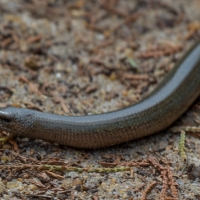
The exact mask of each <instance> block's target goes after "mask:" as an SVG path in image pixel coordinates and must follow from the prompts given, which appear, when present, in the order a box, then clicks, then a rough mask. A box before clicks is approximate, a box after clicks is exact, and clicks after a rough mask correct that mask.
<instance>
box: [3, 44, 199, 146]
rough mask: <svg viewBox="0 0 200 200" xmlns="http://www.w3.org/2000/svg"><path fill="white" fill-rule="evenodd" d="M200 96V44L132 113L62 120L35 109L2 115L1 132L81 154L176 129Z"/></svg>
mask: <svg viewBox="0 0 200 200" xmlns="http://www.w3.org/2000/svg"><path fill="white" fill-rule="evenodd" d="M199 94H200V42H198V43H197V44H195V45H194V46H193V47H192V48H191V49H190V51H189V52H188V53H187V54H186V55H185V56H184V57H183V59H182V60H181V61H179V62H178V63H177V64H176V66H175V67H174V68H173V69H172V70H171V71H170V72H169V74H168V75H167V76H166V78H165V79H164V81H163V82H162V83H161V84H160V86H159V87H158V88H157V89H156V90H155V91H154V92H153V93H151V94H150V95H149V96H148V97H146V98H145V99H143V100H142V101H140V102H139V103H137V104H135V105H132V106H130V107H127V108H124V109H121V110H116V111H113V112H108V113H103V114H97V115H88V116H78V117H75V116H60V115H55V114H49V113H43V112H38V111H34V110H31V109H23V108H14V107H6V108H1V109H0V129H1V130H5V131H7V132H10V133H11V134H15V135H16V134H17V135H20V136H25V137H30V138H37V139H42V140H47V141H50V142H55V143H59V144H62V145H67V146H72V147H78V148H89V149H95V148H102V147H108V146H112V145H116V144H119V143H122V142H127V141H130V140H133V139H137V138H141V137H144V136H147V135H151V134H153V133H157V132H159V131H161V130H163V129H165V128H167V127H168V126H170V125H171V124H172V123H173V122H174V121H175V120H176V119H177V118H179V117H180V116H181V115H182V114H183V113H184V112H185V111H186V110H187V109H188V108H189V106H190V105H191V104H192V103H193V102H194V100H195V99H196V98H197V97H198V95H199Z"/></svg>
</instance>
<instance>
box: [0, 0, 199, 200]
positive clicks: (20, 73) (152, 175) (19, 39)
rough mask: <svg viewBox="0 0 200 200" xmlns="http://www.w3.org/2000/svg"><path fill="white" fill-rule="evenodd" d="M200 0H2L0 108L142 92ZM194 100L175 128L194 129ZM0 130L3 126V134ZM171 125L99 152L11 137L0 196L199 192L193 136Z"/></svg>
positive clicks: (55, 106)
mask: <svg viewBox="0 0 200 200" xmlns="http://www.w3.org/2000/svg"><path fill="white" fill-rule="evenodd" d="M199 10H200V1H199V0H190V1H188V0H182V1H180V0H179V1H172V0H162V1H158V0H157V1H154V0H151V1H150V0H149V1H148V0H140V1H136V0H129V1H123V0H110V1H109V3H108V2H107V1H104V0H98V1H92V0H87V1H86V0H76V1H70V0H69V1H64V0H49V1H47V0H44V1H39V0H29V1H26V0H15V1H8V0H0V107H5V106H9V105H11V106H15V107H26V108H32V109H36V110H40V111H45V112H49V113H56V114H61V115H74V116H75V115H86V114H96V113H102V112H107V111H112V110H116V109H119V108H122V107H125V106H128V105H131V104H133V103H136V102H138V101H139V100H141V99H142V98H144V96H146V95H147V94H149V93H150V92H151V91H152V90H153V89H154V88H155V87H156V86H157V85H158V84H159V82H160V81H161V80H162V79H163V77H164V76H165V75H166V74H167V73H168V72H169V71H170V70H171V69H172V68H173V66H174V65H175V63H176V62H177V61H178V60H179V59H180V58H181V57H182V56H183V54H184V53H185V52H186V51H187V49H188V48H189V47H190V46H191V45H192V44H194V43H195V42H196V41H197V40H198V39H199V38H200V12H199ZM199 112H200V99H198V100H197V101H196V103H195V104H194V105H193V106H192V107H191V109H190V110H189V111H187V113H186V114H184V116H182V117H181V119H179V120H178V121H177V122H176V124H177V125H190V126H191V125H193V126H198V125H199V123H200V117H199V116H200V115H199ZM3 134H5V133H2V135H3ZM197 136H198V135H195V136H194V135H191V134H187V135H186V139H185V151H186V157H187V159H183V158H181V156H180V155H179V153H178V145H179V140H180V134H179V133H177V134H174V133H172V132H171V131H169V130H166V131H163V132H160V133H158V134H155V135H153V136H150V137H146V138H143V139H140V140H136V141H132V142H129V143H126V144H121V145H118V146H114V147H110V148H105V149H99V150H80V149H73V148H68V147H64V146H60V145H58V144H50V143H48V142H46V141H41V140H32V139H29V138H23V137H17V138H15V139H13V140H11V141H10V142H9V143H6V144H2V145H1V148H0V158H1V159H0V199H92V200H97V199H129V200H131V199H134V200H135V199H136V200H137V199H141V200H144V199H165V200H167V199H168V200H169V199H184V200H193V199H194V200H196V199H200V195H199V194H200V188H199V184H200V183H199V173H200V154H199V149H200V141H199V139H198V138H197Z"/></svg>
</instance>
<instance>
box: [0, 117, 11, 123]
mask: <svg viewBox="0 0 200 200" xmlns="http://www.w3.org/2000/svg"><path fill="white" fill-rule="evenodd" d="M0 120H1V121H3V122H5V123H10V122H11V119H10V118H8V117H5V116H4V117H0Z"/></svg>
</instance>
